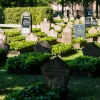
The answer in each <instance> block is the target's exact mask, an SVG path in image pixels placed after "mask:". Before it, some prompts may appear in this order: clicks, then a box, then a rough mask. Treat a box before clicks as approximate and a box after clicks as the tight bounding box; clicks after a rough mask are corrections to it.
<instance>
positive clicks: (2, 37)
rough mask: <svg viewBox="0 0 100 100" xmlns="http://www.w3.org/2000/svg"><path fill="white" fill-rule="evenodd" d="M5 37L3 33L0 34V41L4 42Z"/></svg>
mask: <svg viewBox="0 0 100 100" xmlns="http://www.w3.org/2000/svg"><path fill="white" fill-rule="evenodd" d="M6 38H7V36H6V35H5V34H4V33H0V39H3V40H4V41H5V40H6Z"/></svg>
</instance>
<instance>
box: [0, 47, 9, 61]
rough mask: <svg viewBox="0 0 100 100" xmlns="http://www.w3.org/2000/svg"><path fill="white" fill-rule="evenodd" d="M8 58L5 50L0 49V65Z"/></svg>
mask: <svg viewBox="0 0 100 100" xmlns="http://www.w3.org/2000/svg"><path fill="white" fill-rule="evenodd" d="M6 58H7V54H6V52H5V50H4V49H2V48H0V63H2V62H4V61H5V60H6Z"/></svg>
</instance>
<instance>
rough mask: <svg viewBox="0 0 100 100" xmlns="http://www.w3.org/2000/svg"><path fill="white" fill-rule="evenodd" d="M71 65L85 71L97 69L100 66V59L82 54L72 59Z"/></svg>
mask: <svg viewBox="0 0 100 100" xmlns="http://www.w3.org/2000/svg"><path fill="white" fill-rule="evenodd" d="M68 64H69V66H70V67H72V68H76V69H79V70H84V71H91V72H93V71H95V70H96V69H97V67H98V66H100V59H99V58H96V57H89V56H80V57H76V58H75V59H73V60H72V61H70V62H69V63H68Z"/></svg>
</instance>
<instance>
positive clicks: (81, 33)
mask: <svg viewBox="0 0 100 100" xmlns="http://www.w3.org/2000/svg"><path fill="white" fill-rule="evenodd" d="M74 35H75V38H78V37H82V38H85V25H84V24H77V25H74Z"/></svg>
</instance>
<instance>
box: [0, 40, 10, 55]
mask: <svg viewBox="0 0 100 100" xmlns="http://www.w3.org/2000/svg"><path fill="white" fill-rule="evenodd" d="M0 48H2V49H4V50H5V52H6V54H7V53H8V51H9V45H8V44H6V43H5V41H4V40H3V39H0Z"/></svg>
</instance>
